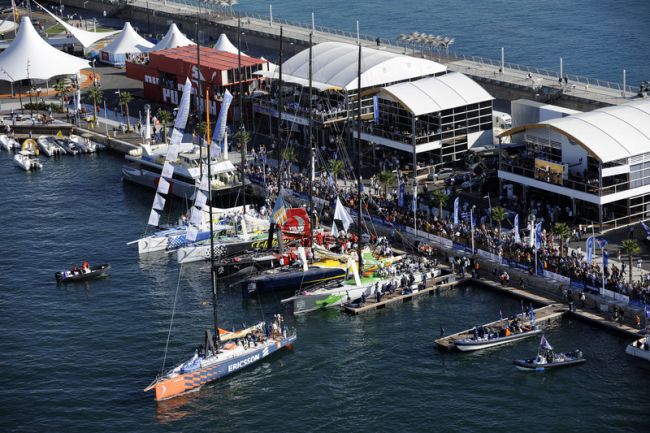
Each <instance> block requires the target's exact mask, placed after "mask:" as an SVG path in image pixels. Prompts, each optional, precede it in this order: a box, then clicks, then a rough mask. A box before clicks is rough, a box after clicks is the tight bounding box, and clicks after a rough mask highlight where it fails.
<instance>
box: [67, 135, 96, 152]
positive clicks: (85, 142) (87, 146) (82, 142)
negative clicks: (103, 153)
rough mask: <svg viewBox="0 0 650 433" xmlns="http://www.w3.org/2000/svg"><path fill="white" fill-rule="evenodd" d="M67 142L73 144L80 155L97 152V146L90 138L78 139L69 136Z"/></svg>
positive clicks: (76, 136)
mask: <svg viewBox="0 0 650 433" xmlns="http://www.w3.org/2000/svg"><path fill="white" fill-rule="evenodd" d="M69 140H70V141H71V142H73V143H74V144H75V145H76V146H77V148H78V149H79V150H80V151H81V152H82V153H93V152H96V151H97V145H96V144H95V143H93V142H92V141H91V140H90V138H87V137H79V136H78V135H74V134H71V135H70V138H69Z"/></svg>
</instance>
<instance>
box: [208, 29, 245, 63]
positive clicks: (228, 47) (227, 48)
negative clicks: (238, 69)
mask: <svg viewBox="0 0 650 433" xmlns="http://www.w3.org/2000/svg"><path fill="white" fill-rule="evenodd" d="M212 48H214V49H215V50H217V51H224V52H226V53H232V54H237V53H238V52H239V50H237V47H236V46H234V45H233V43H232V42H230V39H228V36H226V34H225V33H221V34H220V35H219V39H217V43H216V44H214V46H213V47H212ZM241 55H242V56H246V57H248V56H247V55H246V54H244V52H243V51H242V53H241Z"/></svg>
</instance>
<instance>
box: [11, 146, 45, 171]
mask: <svg viewBox="0 0 650 433" xmlns="http://www.w3.org/2000/svg"><path fill="white" fill-rule="evenodd" d="M14 164H16V166H18V167H20V168H22V169H23V170H25V171H30V170H40V169H42V168H43V164H42V163H41V161H40V160H39V159H38V158H32V155H30V154H29V152H27V151H25V150H21V151H20V152H19V153H17V154H15V155H14Z"/></svg>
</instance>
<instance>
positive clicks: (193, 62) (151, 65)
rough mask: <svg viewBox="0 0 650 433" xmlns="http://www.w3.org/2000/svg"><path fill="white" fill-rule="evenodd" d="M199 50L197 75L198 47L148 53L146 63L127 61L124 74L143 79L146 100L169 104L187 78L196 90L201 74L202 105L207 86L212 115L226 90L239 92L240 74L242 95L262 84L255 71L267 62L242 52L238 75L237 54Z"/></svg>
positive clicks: (177, 100) (266, 64) (267, 64)
mask: <svg viewBox="0 0 650 433" xmlns="http://www.w3.org/2000/svg"><path fill="white" fill-rule="evenodd" d="M200 50H201V53H200V56H201V71H200V74H199V70H198V67H197V63H198V62H197V48H196V46H187V47H178V48H170V49H168V50H161V51H155V52H152V53H149V62H148V63H146V64H142V63H133V62H127V63H126V75H127V77H129V78H133V79H136V80H140V81H142V82H143V86H144V97H145V98H146V99H149V100H151V101H156V102H159V103H163V104H168V105H178V102H179V101H180V98H181V94H182V91H183V85H184V84H185V79H186V78H188V77H189V79H190V80H191V81H192V91H193V93H196V89H197V84H198V80H199V77H200V79H201V93H202V104H205V99H204V97H205V91H206V89H209V91H210V112H211V113H212V114H216V113H217V110H218V107H219V101H220V100H221V95H223V92H224V91H225V90H228V91H230V93H232V94H237V93H239V80H238V79H239V76H241V77H242V82H243V86H244V94H250V92H252V91H254V90H255V89H258V88H260V87H261V86H262V85H263V82H262V78H260V77H259V76H258V75H256V74H255V73H256V72H258V71H263V70H268V68H269V63H268V61H266V60H264V59H257V58H254V57H248V56H245V55H242V56H241V75H240V74H238V56H237V54H232V53H227V52H224V51H217V50H215V49H213V48H208V47H201V48H200ZM193 99H194V98H193ZM193 103H194V101H193Z"/></svg>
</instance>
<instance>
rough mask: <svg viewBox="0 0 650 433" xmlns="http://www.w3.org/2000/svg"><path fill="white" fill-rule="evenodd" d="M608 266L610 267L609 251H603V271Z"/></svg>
mask: <svg viewBox="0 0 650 433" xmlns="http://www.w3.org/2000/svg"><path fill="white" fill-rule="evenodd" d="M607 265H609V254H608V253H607V250H603V271H604V270H605V268H607Z"/></svg>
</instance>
